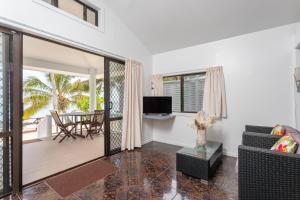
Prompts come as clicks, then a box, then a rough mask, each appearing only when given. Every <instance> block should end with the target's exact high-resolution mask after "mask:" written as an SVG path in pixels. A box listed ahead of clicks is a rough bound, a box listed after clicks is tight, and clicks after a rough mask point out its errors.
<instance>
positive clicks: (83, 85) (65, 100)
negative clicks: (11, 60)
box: [23, 73, 102, 119]
mask: <svg viewBox="0 0 300 200" xmlns="http://www.w3.org/2000/svg"><path fill="white" fill-rule="evenodd" d="M73 78H74V77H72V76H69V75H62V74H51V73H47V74H46V79H45V81H42V80H41V79H39V78H37V77H35V76H31V77H28V78H27V80H25V82H24V99H23V103H24V105H27V108H26V109H25V110H24V115H23V119H29V118H30V117H31V116H33V115H34V114H36V113H37V112H38V111H40V110H42V109H44V108H45V107H47V106H48V105H49V104H50V103H51V102H52V104H53V108H54V110H57V111H58V112H59V113H62V112H66V111H67V109H68V108H69V107H70V106H71V105H76V106H77V107H78V108H79V109H80V110H83V111H86V107H87V108H88V107H89V96H88V95H87V92H88V91H89V85H88V81H81V80H77V81H75V82H72V79H73ZM100 82H101V81H100ZM100 85H101V86H102V84H100ZM97 89H98V88H97ZM98 90H101V89H98ZM86 102H87V103H86ZM83 104H87V105H85V106H82V105H83Z"/></svg>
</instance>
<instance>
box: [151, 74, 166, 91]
mask: <svg viewBox="0 0 300 200" xmlns="http://www.w3.org/2000/svg"><path fill="white" fill-rule="evenodd" d="M151 87H152V88H151V89H152V95H153V96H163V94H164V87H163V76H162V75H153V76H152V77H151Z"/></svg>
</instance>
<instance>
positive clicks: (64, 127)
mask: <svg viewBox="0 0 300 200" xmlns="http://www.w3.org/2000/svg"><path fill="white" fill-rule="evenodd" d="M50 113H51V116H52V117H53V119H54V121H55V124H56V126H57V127H58V128H59V130H60V131H59V133H58V134H57V135H56V136H55V137H54V138H53V140H56V138H57V137H58V136H60V135H61V134H62V133H64V134H65V135H64V136H63V138H62V139H61V140H60V141H59V143H61V142H62V141H63V140H64V139H65V138H66V137H68V138H69V137H72V138H73V139H76V137H75V136H74V135H73V134H72V131H73V129H74V128H75V127H76V124H75V123H73V122H68V123H65V124H64V123H62V121H61V120H60V118H59V115H58V113H57V112H56V111H51V112H50ZM69 127H71V129H69Z"/></svg>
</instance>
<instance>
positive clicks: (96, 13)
mask: <svg viewBox="0 0 300 200" xmlns="http://www.w3.org/2000/svg"><path fill="white" fill-rule="evenodd" d="M70 1H75V2H77V3H79V4H81V5H82V6H83V19H82V18H80V17H78V16H76V15H73V14H72V13H69V12H67V11H65V10H63V9H61V8H59V7H58V2H59V0H51V5H52V6H54V7H56V8H58V9H61V10H63V11H65V12H67V13H69V14H70V15H72V16H74V17H77V18H79V19H81V20H83V21H85V22H87V23H89V24H91V25H93V26H96V27H99V21H98V20H99V13H98V10H96V9H94V8H92V7H91V6H88V5H86V4H85V3H83V2H81V1H79V0H70ZM87 10H90V11H92V12H94V13H95V24H92V23H90V22H88V21H87Z"/></svg>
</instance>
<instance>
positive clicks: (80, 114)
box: [60, 112, 95, 138]
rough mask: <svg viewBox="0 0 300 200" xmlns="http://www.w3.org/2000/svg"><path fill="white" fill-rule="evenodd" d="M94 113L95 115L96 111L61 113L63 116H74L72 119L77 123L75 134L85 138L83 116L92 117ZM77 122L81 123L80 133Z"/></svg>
mask: <svg viewBox="0 0 300 200" xmlns="http://www.w3.org/2000/svg"><path fill="white" fill-rule="evenodd" d="M93 115H95V112H70V113H63V114H60V116H61V117H70V118H72V121H73V122H74V123H75V134H74V135H76V136H79V137H82V138H85V136H84V135H83V134H82V124H80V122H82V121H83V120H82V119H83V118H91V117H92V116H93ZM78 119H79V120H78ZM77 124H80V134H78V133H77Z"/></svg>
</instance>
